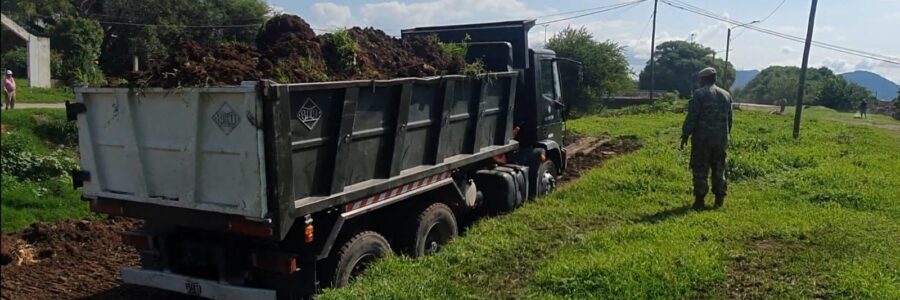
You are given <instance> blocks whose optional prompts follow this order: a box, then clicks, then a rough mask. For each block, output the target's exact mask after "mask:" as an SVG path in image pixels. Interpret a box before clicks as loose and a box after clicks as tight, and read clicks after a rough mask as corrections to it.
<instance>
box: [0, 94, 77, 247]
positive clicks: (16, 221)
mask: <svg viewBox="0 0 900 300" xmlns="http://www.w3.org/2000/svg"><path fill="white" fill-rule="evenodd" d="M0 122H2V124H3V130H2V131H3V133H2V134H0V146H2V147H4V148H6V149H5V150H9V149H11V147H15V149H18V150H16V151H21V152H29V153H32V154H33V157H36V158H39V159H44V158H53V160H52V162H51V163H66V164H67V165H72V164H74V162H75V159H76V157H77V156H76V154H75V152H74V148H73V146H74V142H73V141H72V140H71V135H66V134H64V133H62V132H63V131H65V126H71V124H70V123H66V122H65V112H64V111H62V110H59V109H17V110H11V111H3V113H2V114H0ZM70 130H71V129H70ZM5 159H9V157H6V158H5ZM5 167H8V166H5ZM0 184H2V185H0V217H2V225H0V229H2V231H3V232H10V231H16V230H20V229H22V228H25V227H27V226H28V225H30V224H31V223H34V222H54V221H60V220H66V219H78V218H85V217H92V216H93V214H92V213H91V212H90V211H89V209H88V205H87V203H86V202H84V201H81V200H80V199H79V198H80V195H81V192H80V191H76V190H74V189H72V185H71V179H70V178H69V177H68V176H59V177H54V178H50V179H41V180H32V179H23V178H19V177H17V176H13V175H11V174H9V173H6V170H4V174H3V177H2V182H0Z"/></svg>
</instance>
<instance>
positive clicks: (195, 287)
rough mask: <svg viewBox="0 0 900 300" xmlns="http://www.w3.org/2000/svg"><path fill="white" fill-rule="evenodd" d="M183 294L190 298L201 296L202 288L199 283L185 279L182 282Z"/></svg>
mask: <svg viewBox="0 0 900 300" xmlns="http://www.w3.org/2000/svg"><path fill="white" fill-rule="evenodd" d="M184 293H185V294H188V295H191V296H200V295H201V294H203V286H202V285H200V282H197V281H195V280H192V279H187V280H185V281H184Z"/></svg>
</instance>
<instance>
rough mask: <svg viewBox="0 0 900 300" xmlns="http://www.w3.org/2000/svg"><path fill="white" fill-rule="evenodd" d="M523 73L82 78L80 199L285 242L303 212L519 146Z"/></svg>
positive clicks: (78, 91)
mask: <svg viewBox="0 0 900 300" xmlns="http://www.w3.org/2000/svg"><path fill="white" fill-rule="evenodd" d="M517 76H518V73H517V72H497V73H487V74H482V75H478V76H471V77H469V76H455V75H454V76H443V77H432V78H403V79H394V80H376V81H371V80H360V81H342V82H325V83H301V84H276V83H272V82H260V83H252V84H251V83H247V84H245V85H242V86H240V87H224V88H188V89H159V88H150V89H143V90H135V89H112V88H79V89H76V98H77V99H76V100H77V102H78V103H79V104H81V105H84V107H83V112H80V113H78V114H77V119H78V127H79V143H80V150H81V154H82V160H81V167H82V169H83V170H84V171H85V172H86V173H85V174H86V176H83V179H84V182H83V184H84V196H85V197H86V198H89V199H98V198H99V199H104V200H109V199H112V200H115V201H124V202H125V204H126V208H128V206H127V205H128V204H132V205H131V207H132V210H134V211H137V210H143V211H144V212H146V211H150V210H151V209H150V208H153V210H154V211H157V212H158V211H159V208H160V207H162V208H166V207H168V208H173V209H176V208H177V209H179V210H178V213H177V214H172V215H177V216H180V218H184V219H186V220H177V218H176V219H174V220H173V219H169V220H168V221H169V222H174V223H181V224H196V223H197V222H196V220H187V219H189V218H190V216H191V213H190V212H191V211H196V212H198V213H202V214H198V216H204V218H207V217H209V216H210V214H209V213H215V214H222V215H227V216H228V217H235V216H237V217H243V218H247V219H250V220H259V221H264V222H266V223H270V224H272V227H273V235H275V236H276V237H277V238H283V237H284V235H285V234H286V232H287V231H288V230H289V229H290V228H291V226H292V224H293V221H294V219H296V218H298V217H302V216H304V215H306V214H311V213H314V212H317V211H320V210H323V209H327V208H331V207H343V206H342V205H343V204H347V203H349V202H352V201H355V200H359V199H360V198H363V197H366V196H370V195H373V194H376V193H380V192H383V191H386V190H389V189H393V188H397V187H401V186H403V185H405V184H409V183H410V182H413V181H416V180H422V179H424V178H428V177H430V176H436V175H440V174H449V171H452V170H454V169H457V168H461V167H464V166H466V165H468V164H472V163H475V162H479V161H483V160H486V159H490V158H491V157H492V156H495V155H497V154H502V153H506V152H510V151H513V150H515V149H516V148H517V146H518V145H517V144H516V142H515V141H514V140H512V126H513V124H512V120H513V116H512V112H513V106H514V102H515V101H514V99H515V89H516V82H517V80H516V79H517ZM138 204H139V205H138ZM147 205H150V206H147ZM124 214H125V215H129V213H128V211H127V209H126V211H125V213H124ZM154 214H158V213H154ZM133 215H140V216H142V217H147V213H134V214H133ZM209 223H213V222H212V220H210V221H209ZM219 223H221V222H219Z"/></svg>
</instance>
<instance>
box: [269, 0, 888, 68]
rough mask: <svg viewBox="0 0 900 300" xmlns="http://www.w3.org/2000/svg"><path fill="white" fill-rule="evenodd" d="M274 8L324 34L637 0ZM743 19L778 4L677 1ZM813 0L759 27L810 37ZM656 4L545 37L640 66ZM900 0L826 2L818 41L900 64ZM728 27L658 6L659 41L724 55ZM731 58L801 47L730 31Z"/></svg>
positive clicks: (275, 3) (836, 57)
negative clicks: (590, 39) (688, 43)
mask: <svg viewBox="0 0 900 300" xmlns="http://www.w3.org/2000/svg"><path fill="white" fill-rule="evenodd" d="M268 1H269V4H270V5H271V6H272V7H273V8H274V9H276V10H280V11H283V12H285V13H291V14H296V15H299V16H301V17H302V18H304V19H306V20H307V21H308V22H309V23H310V24H312V25H313V27H314V28H316V29H318V30H319V31H320V32H321V31H325V30H331V29H334V28H340V27H351V26H373V27H376V28H379V29H382V30H384V31H386V32H387V33H389V34H394V35H399V34H400V29H401V28H409V27H415V26H424V25H443V24H459V23H468V22H485V21H500V20H511V19H531V18H537V19H538V21H539V22H541V21H550V20H555V19H558V18H562V17H568V16H572V15H577V14H570V15H564V16H552V17H543V18H542V17H541V16H545V15H549V14H555V13H560V12H567V11H573V10H580V9H587V8H593V7H599V6H606V5H611V4H617V3H624V2H631V1H633V0H593V1H588V0H557V1H546V0H545V1H537V0H365V1H364V0H331V1H316V0H312V1H290V0H268ZM681 1H683V2H686V3H689V4H692V5H694V6H699V7H702V8H704V9H706V10H709V11H713V12H716V13H717V14H718V15H720V16H723V17H727V18H730V19H734V20H740V21H752V20H759V19H763V18H765V17H766V16H767V15H769V14H770V13H772V11H773V10H774V9H775V8H776V7H777V6H778V5H779V4H780V3H781V2H782V0H753V1H750V0H744V1H738V0H727V1H726V0H681ZM809 6H810V0H786V1H785V3H784V4H783V5H782V6H781V8H779V9H778V10H777V11H775V13H774V14H772V16H771V17H770V18H768V19H767V20H765V21H764V22H763V23H760V24H758V26H760V27H763V28H767V29H771V30H775V31H779V32H783V33H787V34H791V35H795V36H804V35H805V33H806V22H807V18H808V13H809ZM652 10H653V1H652V0H651V1H645V2H642V3H639V4H636V5H634V6H630V7H628V8H622V9H616V10H612V11H609V12H604V13H599V14H595V15H591V16H586V17H582V18H576V19H572V20H567V21H562V22H557V23H553V24H550V25H549V26H547V27H546V33H547V36H552V35H553V33H555V32H557V31H559V30H561V29H562V28H565V27H566V26H574V27H581V26H584V27H585V28H587V29H588V30H590V31H591V32H593V34H594V37H595V38H596V39H598V40H610V41H613V42H616V43H619V44H621V45H624V46H626V47H627V55H628V57H629V60H630V61H631V63H632V68H633V69H634V70H635V72H637V71H639V69H640V68H641V67H643V64H644V63H645V62H646V60H647V58H649V56H650V55H649V54H650V31H651V28H650V26H649V22H648V21H649V20H650V14H651V12H652ZM897 28H900V0H857V1H845V0H821V1H819V6H818V13H817V15H816V30H815V33H814V37H813V39H814V40H816V41H820V42H825V43H830V44H835V45H839V46H843V47H848V48H852V49H857V50H863V51H867V52H871V53H878V54H881V55H887V56H890V57H893V58H895V59H897V60H900V38H898V37H897V36H900V34H898V33H897ZM726 29H727V24H726V23H724V22H720V21H716V20H712V19H708V18H705V17H701V16H698V15H694V14H691V13H689V12H685V11H682V10H679V9H676V8H674V7H670V6H667V5H666V4H663V3H662V2H660V3H659V12H658V23H657V43H659V42H660V41H666V40H690V39H691V38H692V36H693V40H694V41H695V42H698V43H701V44H704V45H706V46H709V47H711V48H713V49H715V50H717V51H719V52H720V54H719V55H724V49H725V39H726V37H725V36H726ZM544 32H545V28H544V27H543V26H536V27H535V28H534V29H532V31H531V35H530V39H531V44H532V46H534V47H540V46H541V45H542V44H543V40H544ZM732 36H733V40H732V44H731V49H732V51H731V54H730V61H731V62H732V63H733V64H734V65H735V67H736V68H737V69H739V70H742V69H762V68H765V67H766V66H770V65H800V61H801V58H802V51H803V44H802V43H797V42H793V41H788V40H783V39H780V38H776V37H771V36H768V35H765V34H763V33H758V32H754V31H750V30H746V31H745V30H743V29H740V28H739V29H735V30H733V31H732ZM810 65H811V66H813V67H820V66H827V67H829V68H832V69H833V70H835V71H836V72H838V73H842V72H848V71H853V70H869V71H874V72H876V73H879V74H882V75H883V76H885V77H887V78H889V79H891V80H893V81H894V82H900V66H898V65H895V64H889V63H884V62H879V61H875V60H871V59H866V58H860V57H856V56H851V55H847V54H843V53H838V52H834V51H831V50H826V49H822V48H817V47H813V48H812V51H811V54H810Z"/></svg>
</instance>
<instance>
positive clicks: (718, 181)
mask: <svg viewBox="0 0 900 300" xmlns="http://www.w3.org/2000/svg"><path fill="white" fill-rule="evenodd" d="M727 151H728V144H727V143H725V144H719V143H714V144H705V143H693V144H692V145H691V173H693V177H694V180H693V181H694V195H695V196H706V193H707V192H709V185H708V184H707V182H708V181H709V178H710V171H712V192H713V194H715V195H721V196H724V195H725V194H726V193H727V192H728V182H727V181H726V180H725V157H726V152H727Z"/></svg>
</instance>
